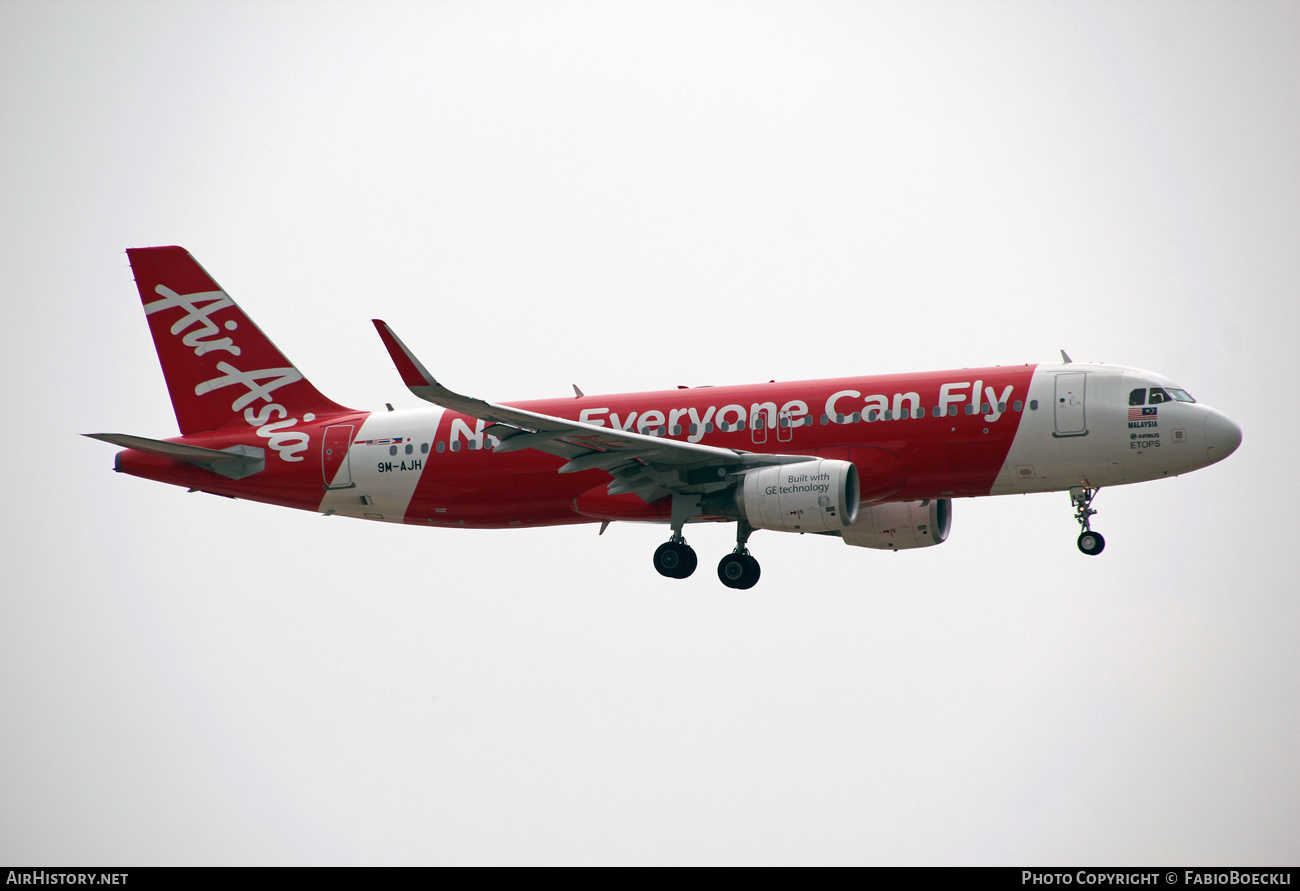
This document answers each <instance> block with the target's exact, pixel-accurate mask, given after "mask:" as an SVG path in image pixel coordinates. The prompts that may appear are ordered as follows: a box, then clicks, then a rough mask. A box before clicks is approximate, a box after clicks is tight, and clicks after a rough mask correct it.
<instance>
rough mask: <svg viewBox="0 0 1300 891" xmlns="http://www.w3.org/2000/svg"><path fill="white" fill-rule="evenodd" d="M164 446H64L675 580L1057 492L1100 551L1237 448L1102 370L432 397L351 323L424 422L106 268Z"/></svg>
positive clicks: (135, 439)
mask: <svg viewBox="0 0 1300 891" xmlns="http://www.w3.org/2000/svg"><path fill="white" fill-rule="evenodd" d="M127 256H128V258H129V260H130V264H131V268H132V271H133V272H134V275H135V281H136V286H137V289H138V290H139V293H140V298H141V301H142V303H143V306H144V312H145V316H146V319H147V321H148V323H149V328H150V331H151V333H152V335H153V342H154V347H155V349H156V351H157V353H158V359H159V361H160V363H161V364H162V369H163V376H164V378H165V379H166V383H167V389H168V391H169V393H170V395H171V400H172V407H173V409H174V410H175V413H176V420H177V423H178V424H179V426H180V432H181V435H180V436H177V437H171V438H168V439H150V438H146V437H141V436H132V435H126V434H120V433H93V434H85V435H87V436H90V437H91V438H93V439H98V440H102V441H104V442H108V443H112V444H114V445H117V446H119V447H121V448H122V449H123V451H120V452H118V453H117V455H116V457H115V459H114V470H116V471H118V472H120V473H126V474H130V475H132V476H138V477H143V478H145V479H151V480H156V481H159V482H163V483H169V484H172V485H176V486H183V487H185V488H187V489H189V490H190V491H199V492H208V493H212V494H215V495H224V496H227V497H231V498H243V499H248V500H252V501H260V502H265V503H268V504H277V505H283V506H285V507H293V508H299V509H301V510H310V511H316V512H318V513H321V514H324V515H327V516H347V517H355V518H358V519H366V520H378V521H382V522H390V523H405V524H411V525H419V526H434V527H451V528H463V529H508V528H519V527H529V526H551V525H561V524H573V523H600V524H601V529H600V531H601V533H602V534H603V533H604V531H605V528H606V527H607V526H608V524H609V523H611V522H616V521H633V522H637V521H641V522H653V523H660V524H666V525H667V526H668V527H669V530H670V536H669V539H668V540H667V541H666V542H664V543H663V544H661V545H660V546H659V547H658V549H657V550H656V551H655V553H654V560H653V563H654V567H655V569H656V570H657V571H658V572H659V573H660V575H663V576H665V577H667V578H673V579H684V578H686V577H688V576H690V575H691V574H692V573H693V572H694V571H695V568H696V565H697V562H698V561H697V557H696V554H695V551H694V549H692V548H691V547H690V545H688V544H687V543H686V539H685V536H684V530H685V527H686V526H687V525H688V524H691V523H698V522H734V523H735V524H736V529H737V534H736V546H735V549H734V550H733V551H732V552H731V553H729V554H725V555H724V556H723V557H722V559H721V561H720V562H719V564H718V577H719V579H720V580H721V581H722V583H723V584H724V585H726V586H728V587H730V588H736V589H748V588H751V587H753V585H754V584H755V583H756V582H757V581H758V579H759V575H760V568H759V564H758V561H757V560H756V559H755V558H754V556H753V555H752V554H751V553H750V552H749V549H748V546H747V543H748V541H749V538H750V536H751V535H752V534H753V533H754V532H755V531H756V530H760V529H762V530H770V531H777V532H798V533H816V534H821V535H829V536H838V537H839V538H840V539H841V540H842V541H843V542H844V543H845V544H847V545H851V546H853V547H861V548H874V549H880V550H891V551H899V550H907V549H912V548H922V547H932V546H934V545H938V544H942V543H943V542H944V541H945V540H947V538H948V534H949V531H950V529H951V520H952V500H953V499H955V498H965V497H975V496H985V495H1010V494H1021V493H1029V492H1056V491H1067V492H1069V494H1070V500H1071V504H1072V507H1073V508H1074V511H1075V514H1074V516H1075V519H1076V520H1077V521H1078V523H1079V525H1080V528H1081V532H1080V534H1079V538H1078V547H1079V550H1080V551H1082V552H1083V553H1084V554H1088V555H1093V556H1095V555H1097V554H1100V553H1101V551H1102V549H1103V548H1104V547H1105V540H1104V538H1103V537H1102V536H1101V534H1100V533H1098V532H1096V531H1094V530H1093V529H1092V525H1091V518H1092V517H1093V516H1094V515H1095V514H1096V513H1097V511H1096V510H1095V509H1093V507H1092V502H1093V499H1094V498H1095V497H1096V494H1097V492H1098V490H1099V489H1101V488H1103V487H1108V486H1118V485H1126V484H1130V483H1137V482H1142V481H1145V480H1155V479H1163V478H1165V477H1169V476H1177V475H1178V474H1180V473H1186V472H1188V471H1191V470H1196V469H1198V468H1202V467H1206V466H1208V465H1210V464H1214V463H1216V462H1218V461H1222V460H1223V459H1224V458H1226V457H1228V455H1230V454H1232V452H1233V451H1235V450H1236V448H1237V447H1238V446H1239V445H1240V444H1241V429H1240V428H1239V427H1238V426H1237V425H1236V424H1235V423H1233V422H1232V421H1231V420H1230V419H1229V418H1228V417H1227V416H1226V415H1224V414H1223V413H1222V412H1220V411H1218V410H1216V409H1214V408H1211V407H1210V406H1208V405H1204V404H1202V403H1199V402H1197V401H1196V400H1195V399H1193V398H1192V397H1191V396H1190V395H1189V394H1188V392H1187V391H1186V390H1184V389H1183V388H1181V387H1178V386H1176V385H1175V384H1174V383H1173V382H1172V381H1170V380H1168V379H1166V378H1164V377H1161V376H1160V375H1157V374H1152V373H1151V372H1148V371H1142V370H1140V369H1137V368H1128V367H1123V366H1114V365H1096V364H1085V363H1077V362H1072V361H1070V358H1069V356H1068V355H1066V353H1065V352H1064V351H1062V353H1061V357H1062V362H1061V363H1060V364H1035V365H1029V364H1026V365H1011V366H994V367H987V368H964V369H960V370H952V371H933V372H924V373H918V374H902V375H877V376H867V377H852V378H839V379H831V380H807V381H788V382H784V381H783V382H778V381H769V382H767V383H761V384H754V385H749V386H725V387H689V388H688V387H678V388H677V389H672V390H660V391H651V392H643V393H624V394H618V395H608V396H587V395H585V394H584V393H583V392H582V391H581V390H579V389H578V387H577V386H576V385H574V388H573V389H574V395H573V396H572V397H563V398H557V399H545V400H537V401H529V402H516V403H511V404H498V403H493V402H487V401H485V400H483V399H476V398H472V397H469V396H465V395H462V394H460V393H458V392H455V391H453V390H451V389H448V388H447V387H445V386H444V385H443V384H441V383H440V382H439V381H438V380H436V379H435V378H434V377H433V375H432V374H430V372H429V371H428V369H427V368H426V367H425V366H424V365H423V364H422V363H421V362H420V360H419V359H418V358H416V356H415V354H414V353H413V352H412V351H411V350H410V349H409V348H408V347H407V346H406V344H404V343H403V342H402V341H401V340H400V339H398V337H397V335H396V334H395V333H393V330H392V328H390V327H389V326H388V325H387V324H385V323H384V322H383V321H381V320H378V319H376V320H374V325H375V328H376V329H377V330H378V332H379V336H380V339H381V340H382V342H383V345H384V346H385V348H386V349H387V350H388V353H389V355H390V357H391V358H392V361H393V363H394V364H395V365H396V368H397V371H398V373H399V375H400V376H401V378H402V382H403V383H404V384H405V385H406V386H407V387H408V388H409V389H410V391H411V392H412V393H413V394H415V395H416V396H418V397H419V398H420V399H422V400H424V401H426V402H428V403H431V407H429V408H421V409H412V410H398V411H394V410H392V407H391V406H388V410H387V411H379V412H370V411H361V410H357V409H352V408H347V407H345V406H342V405H339V404H337V403H335V402H333V401H331V400H330V399H328V398H326V397H325V396H324V395H323V394H321V393H320V391H318V390H317V389H316V388H315V387H314V386H312V384H311V382H310V381H308V380H307V379H306V378H305V377H304V376H303V374H302V373H301V372H300V371H299V370H298V369H297V367H295V366H294V365H293V363H292V362H290V361H289V360H288V359H286V358H285V357H284V355H283V354H282V353H281V352H280V351H279V350H278V349H276V347H275V346H274V345H273V344H272V343H271V341H270V340H269V339H268V338H267V337H266V336H265V335H264V334H263V333H262V332H261V330H259V329H258V327H257V326H256V325H255V324H254V323H253V321H252V320H251V319H250V318H249V317H248V316H247V315H245V314H244V312H243V311H242V310H241V309H240V308H239V307H238V306H237V305H236V304H235V302H234V301H233V300H232V299H231V298H230V296H229V295H228V294H227V293H226V292H225V291H223V290H222V289H221V287H220V286H219V285H218V284H217V283H216V281H215V280H214V279H212V277H211V276H209V275H208V273H207V272H206V271H205V270H204V269H203V268H202V267H201V266H200V265H199V264H198V262H196V261H195V260H194V258H193V257H192V256H190V254H189V253H188V252H187V251H186V250H185V249H184V248H181V247H176V246H171V247H149V248H135V249H130V250H128V251H127Z"/></svg>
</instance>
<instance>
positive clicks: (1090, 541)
mask: <svg viewBox="0 0 1300 891" xmlns="http://www.w3.org/2000/svg"><path fill="white" fill-rule="evenodd" d="M1104 547H1106V539H1104V538H1102V537H1101V533H1100V532H1093V531H1091V530H1089V531H1088V532H1085V533H1083V534H1082V535H1080V536H1079V550H1081V551H1083V552H1084V553H1085V554H1087V555H1088V556H1089V557H1095V556H1097V555H1098V554H1100V553H1101V551H1102V548H1104Z"/></svg>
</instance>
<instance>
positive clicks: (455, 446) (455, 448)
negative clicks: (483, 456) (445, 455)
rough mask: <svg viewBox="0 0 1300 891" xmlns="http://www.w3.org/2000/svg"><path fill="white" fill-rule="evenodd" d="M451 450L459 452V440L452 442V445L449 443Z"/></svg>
mask: <svg viewBox="0 0 1300 891" xmlns="http://www.w3.org/2000/svg"><path fill="white" fill-rule="evenodd" d="M451 450H452V451H453V452H459V451H460V440H459V439H456V440H452V443H451Z"/></svg>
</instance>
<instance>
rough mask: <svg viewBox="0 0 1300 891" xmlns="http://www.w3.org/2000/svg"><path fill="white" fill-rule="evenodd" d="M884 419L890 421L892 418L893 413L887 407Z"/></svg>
mask: <svg viewBox="0 0 1300 891" xmlns="http://www.w3.org/2000/svg"><path fill="white" fill-rule="evenodd" d="M885 420H886V421H892V420H894V413H893V411H892V410H890V409H888V408H887V409H885Z"/></svg>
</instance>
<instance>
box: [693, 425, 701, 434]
mask: <svg viewBox="0 0 1300 891" xmlns="http://www.w3.org/2000/svg"><path fill="white" fill-rule="evenodd" d="M699 432H700V425H699V424H692V425H691V436H694V435H695V434H697V433H699Z"/></svg>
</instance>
